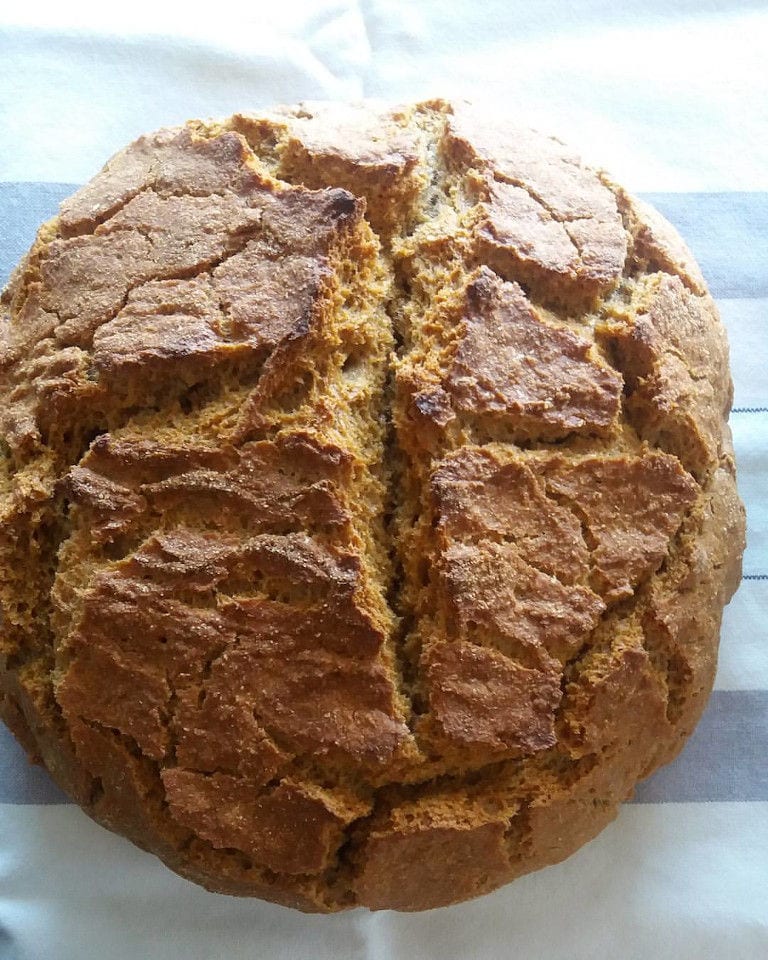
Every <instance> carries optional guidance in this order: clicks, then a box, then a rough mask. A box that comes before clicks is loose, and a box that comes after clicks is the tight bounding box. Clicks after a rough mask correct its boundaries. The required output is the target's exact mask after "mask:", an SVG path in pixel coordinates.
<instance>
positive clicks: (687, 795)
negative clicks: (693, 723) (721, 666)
mask: <svg viewBox="0 0 768 960" xmlns="http://www.w3.org/2000/svg"><path fill="white" fill-rule="evenodd" d="M723 800H731V801H733V800H738V801H749V800H768V690H715V691H714V692H713V694H712V697H711V699H710V701H709V704H708V705H707V709H706V710H705V711H704V715H703V716H702V718H701V722H700V723H699V725H698V727H697V728H696V729H695V730H694V732H693V735H692V736H691V738H690V740H689V741H688V743H687V744H686V745H685V747H684V748H683V752H682V753H681V754H680V756H679V757H677V759H676V760H675V761H674V762H673V763H670V764H668V765H667V766H666V767H662V768H661V770H657V772H656V773H655V774H654V775H653V776H652V777H649V778H648V779H647V780H645V781H644V782H643V783H641V784H640V785H639V786H638V788H637V791H636V793H635V803H686V802H688V803H691V802H699V803H701V802H704V801H723Z"/></svg>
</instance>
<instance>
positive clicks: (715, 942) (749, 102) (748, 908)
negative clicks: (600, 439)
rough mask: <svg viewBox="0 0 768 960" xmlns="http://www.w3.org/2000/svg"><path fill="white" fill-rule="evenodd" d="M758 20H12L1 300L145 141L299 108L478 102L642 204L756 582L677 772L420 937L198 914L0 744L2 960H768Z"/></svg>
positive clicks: (612, 10)
mask: <svg viewBox="0 0 768 960" xmlns="http://www.w3.org/2000/svg"><path fill="white" fill-rule="evenodd" d="M767 48H768V11H767V10H766V5H765V3H761V2H755V3H747V2H742V3H737V2H725V0H723V2H718V0H710V2H705V0H665V2H662V0H638V2H635V3H633V4H631V5H624V4H616V3H611V2H610V0H586V2H565V0H540V2H533V3H531V2H521V0H486V2H483V0H420V2H409V0H361V2H353V0H335V2H334V0H317V2H296V0H283V2H281V3H279V4H276V5H270V6H267V5H266V4H259V3H256V4H252V5H251V6H250V8H249V10H248V12H245V13H244V12H243V10H242V7H241V6H240V5H239V4H237V5H235V4H231V3H229V2H219V3H217V4H216V5H214V6H212V7H208V6H207V5H206V6H205V7H203V6H202V5H201V6H200V11H199V12H197V10H196V9H195V7H194V5H190V4H187V5H184V6H183V7H182V6H181V5H177V4H159V3H147V2H144V0H139V2H133V3H131V4H127V5H125V6H117V7H116V8H115V5H106V4H96V3H88V4H83V3H67V4H56V5H53V4H45V3H44V4H35V5H34V6H33V5H29V9H21V8H20V9H16V10H10V9H9V8H8V6H7V5H4V6H3V7H2V10H0V181H2V182H1V183H0V282H3V281H4V280H5V279H6V278H7V276H8V273H9V271H10V269H11V267H12V265H13V264H14V263H15V261H16V260H17V259H18V257H19V256H20V255H21V254H22V253H23V252H24V250H25V249H26V247H27V246H28V244H29V243H30V241H31V240H32V238H33V236H34V232H35V229H36V227H37V225H38V224H39V223H40V222H41V221H42V220H43V219H45V218H47V217H49V216H51V215H52V214H53V213H55V211H56V208H57V203H58V202H59V201H60V200H61V199H62V198H63V197H64V196H66V195H67V194H68V193H70V192H71V191H72V189H73V188H74V186H75V185H77V184H80V183H82V182H83V181H85V180H86V179H88V178H89V177H90V176H92V174H93V173H94V172H95V171H96V170H97V169H98V168H99V167H100V166H101V164H102V163H103V162H104V160H105V159H106V158H107V157H108V156H109V155H110V154H111V153H112V152H113V151H114V150H116V149H117V148H119V147H120V146H122V145H123V144H124V143H126V142H128V141H129V140H130V139H132V138H133V137H134V136H136V135H138V134H139V133H141V132H143V131H146V130H150V129H153V128H155V127H159V126H166V125H169V124H174V123H177V122H180V121H183V120H184V119H186V118H187V117H191V116H217V115H225V114H228V113H230V112H232V111H234V110H242V109H252V108H257V107H260V106H264V105H267V104H270V103H274V102H293V101H296V100H299V99H303V98H312V99H317V98H331V99H334V98H335V99H339V98H342V99H350V98H352V99H358V98H361V97H385V98H389V99H411V98H414V97H420V96H430V95H435V94H442V95H448V96H460V97H466V98H470V99H475V100H480V101H484V102H486V103H488V102H490V103H492V104H494V105H496V106H497V107H498V108H499V109H502V110H503V111H505V112H508V113H510V114H515V115H517V116H518V117H520V118H521V119H522V120H524V121H528V122H529V123H530V124H531V125H533V126H536V127H538V128H540V129H543V130H546V131H548V132H555V133H557V134H559V135H560V136H561V137H563V138H564V139H566V140H568V141H569V142H570V143H571V144H573V145H574V146H576V147H578V148H579V149H580V150H581V152H582V153H583V155H585V156H586V157H587V158H588V159H590V160H593V161H596V162H598V163H599V164H600V165H602V166H604V167H607V168H608V169H610V170H611V172H612V173H613V174H614V175H615V176H616V178H617V179H618V180H620V181H621V182H623V183H624V184H625V185H626V186H628V187H629V188H630V189H632V190H634V191H636V192H639V193H641V194H642V195H643V196H645V197H646V198H647V199H648V200H650V201H651V202H652V203H654V204H655V205H656V206H657V207H658V208H659V209H660V210H661V211H662V212H663V213H664V214H665V215H666V216H667V217H668V218H669V219H670V220H671V221H672V222H673V223H674V224H676V226H677V227H678V228H679V230H680V231H681V233H682V234H683V236H684V237H685V239H686V240H687V242H688V243H689V245H690V246H691V248H692V249H693V252H694V254H695V255H696V256H697V257H698V259H699V261H700V263H701V265H702V267H703V270H704V273H705V275H706V277H707V279H708V281H709V284H710V287H711V290H712V293H713V295H714V296H715V298H716V299H717V302H718V305H719V307H720V311H721V314H722V316H723V319H724V321H725V323H726V326H727V328H728V332H729V336H730V341H731V355H732V367H733V374H734V380H735V407H734V411H733V415H732V426H733V431H734V439H735V446H736V452H737V459H738V468H739V485H740V490H741V494H742V497H743V499H744V501H745V503H746V505H747V511H748V541H749V545H748V548H747V552H746V555H745V558H744V580H743V583H742V585H741V588H740V590H739V592H738V593H737V594H736V597H735V598H734V600H733V602H732V603H731V605H730V606H729V608H728V609H727V611H726V615H725V620H724V626H723V636H722V646H721V658H720V665H719V670H718V674H717V680H716V688H715V692H714V694H713V696H712V699H711V702H710V705H709V707H708V709H707V711H706V713H705V715H704V718H703V720H702V722H701V724H700V726H699V728H698V729H697V731H696V733H695V734H694V736H693V737H692V739H691V741H690V742H689V744H688V746H687V747H686V748H685V750H684V751H683V753H682V754H681V756H680V757H679V758H678V760H676V761H675V762H674V763H673V764H672V765H670V766H669V767H667V768H665V769H663V770H661V771H660V772H659V773H657V774H656V775H655V776H654V777H652V778H651V779H650V780H648V781H646V782H645V783H644V784H642V785H641V786H640V788H639V790H638V793H637V797H636V800H635V802H634V803H631V804H627V805H625V806H624V808H623V810H622V812H621V814H620V816H619V817H618V819H617V820H616V821H615V822H614V823H613V824H612V825H611V826H610V827H608V829H607V830H605V831H604V832H603V833H602V834H601V835H600V836H599V837H598V838H597V839H596V840H594V841H593V842H592V843H590V844H588V845H587V846H586V847H584V848H582V849H581V850H580V851H579V852H578V853H577V854H576V855H574V856H573V857H571V858H570V859H569V860H567V861H566V862H564V863H562V864H560V865H557V866H554V867H550V868H548V869H546V870H543V871H541V872H539V873H537V874H533V875H531V876H528V877H525V878H522V879H521V880H519V881H516V882H515V883H514V884H512V885H510V886H508V887H506V888H504V889H502V890H499V891H497V892H496V893H494V894H491V895H489V896H486V897H483V898H481V899H479V900H476V901H474V902H471V903H468V904H464V905H460V906H457V907H451V908H445V909H441V910H436V911H430V912H428V913H425V914H420V915H402V914H394V913H386V912H384V913H379V914H372V913H368V912H367V911H362V910H358V911H353V912H351V913H348V914H343V915H338V916H331V917H314V916H304V915H301V914H299V913H295V912H292V911H289V910H286V909H283V908H281V907H277V906H273V905H269V904H264V903H260V902H258V901H249V900H238V899H235V898H230V897H224V896H219V895H215V894H210V893H207V892H205V891H204V890H201V889H199V888H197V887H195V886H193V885H192V884H190V883H188V882H186V881H184V880H182V879H180V878H178V877H176V876H175V875H173V874H172V873H170V872H169V871H168V870H167V869H166V868H165V867H163V865H162V864H160V863H159V862H158V861H157V860H156V859H155V858H153V857H152V856H150V855H149V854H146V853H143V852H141V851H140V850H138V849H136V848H135V847H133V846H132V845H131V844H130V843H128V842H127V841H125V840H123V839H121V838H119V837H116V836H113V835H112V834H110V833H108V832H107V831H105V830H103V829H102V828H100V827H99V826H97V825H96V824H94V823H93V822H91V821H90V820H89V819H88V818H87V817H86V816H85V815H84V814H83V813H81V812H80V810H79V809H78V808H76V807H75V806H73V805H72V804H70V803H68V802H66V798H64V797H63V796H62V795H61V794H60V792H59V791H58V790H57V789H56V788H55V787H54V786H53V785H52V784H51V782H50V781H49V779H48V778H47V775H46V774H45V773H44V771H41V770H39V769H37V768H31V767H29V765H28V764H27V763H26V760H25V758H24V756H23V753H22V751H21V750H20V748H18V747H17V746H16V744H15V742H14V741H13V739H12V738H11V736H10V734H8V733H7V731H6V730H5V728H2V727H0V958H2V960H90V958H94V960H97V958H98V960H101V958H109V960H112V958H114V960H133V958H139V957H141V958H149V960H181V958H184V960H203V958H205V960H214V958H215V960H219V958H221V960H240V958H243V960H244V958H270V960H289V958H290V960H298V958H307V960H309V958H312V960H325V958H328V960H330V958H333V960H339V958H366V960H394V958H409V960H410V958H414V960H422V958H424V960H438V958H439V960H453V958H456V960H463V958H472V960H498V958H502V957H508V956H509V957H513V956H515V957H517V956H520V957H525V958H531V960H537V958H539V957H541V958H544V957H546V958H548V960H580V958H584V960H587V958H590V960H591V958H596V957H611V958H613V957H622V958H625V960H645V958H651V957H652V958H654V960H665V958H675V960H707V958H715V957H718V958H719V957H727V958H733V960H740V958H744V960H764V958H765V957H767V956H768V748H767V746H766V745H767V744H768V627H767V626H766V624H767V623H768V496H766V477H767V476H768V469H767V468H768V372H767V371H768V110H767V108H766V104H767V103H768V70H767V69H766V65H765V60H766V55H765V50H766V49H767Z"/></svg>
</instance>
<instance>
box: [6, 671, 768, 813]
mask: <svg viewBox="0 0 768 960" xmlns="http://www.w3.org/2000/svg"><path fill="white" fill-rule="evenodd" d="M767 751H768V690H715V691H714V693H713V694H712V697H711V699H710V701H709V704H708V706H707V709H706V711H705V712H704V716H703V717H702V719H701V723H700V724H699V726H698V727H697V728H696V730H695V732H694V734H693V736H692V737H691V739H690V740H689V741H688V743H687V745H686V746H685V748H684V749H683V752H682V753H681V754H680V756H679V757H678V758H677V759H676V760H675V761H674V762H673V763H672V764H670V765H668V766H666V767H664V768H662V769H661V770H659V771H658V772H657V773H655V774H654V775H653V776H652V777H650V778H649V779H648V780H646V781H644V782H643V783H641V784H640V785H639V786H638V788H637V792H636V796H635V800H634V802H635V803H683V802H706V801H710V800H731V801H734V800H736V801H750V800H768V756H767V755H766V753H767ZM0 770H2V772H3V776H2V779H0V803H15V804H25V803H45V804H52V803H67V802H69V801H68V800H67V797H66V796H65V795H64V794H63V793H62V792H61V791H60V790H59V789H58V787H56V786H55V785H54V784H53V783H52V781H51V779H50V777H49V776H48V774H47V773H46V772H45V771H44V770H42V769H41V768H40V767H37V766H33V765H31V764H30V763H29V762H28V761H27V758H26V756H25V754H24V751H23V750H22V749H21V747H20V746H19V745H18V744H17V743H16V741H15V740H14V738H13V736H12V734H11V733H10V731H9V730H8V729H7V728H6V727H5V726H4V725H3V724H0Z"/></svg>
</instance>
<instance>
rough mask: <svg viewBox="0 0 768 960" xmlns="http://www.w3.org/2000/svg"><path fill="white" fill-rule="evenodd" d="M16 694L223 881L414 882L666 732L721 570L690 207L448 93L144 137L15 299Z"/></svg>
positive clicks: (446, 893)
mask: <svg viewBox="0 0 768 960" xmlns="http://www.w3.org/2000/svg"><path fill="white" fill-rule="evenodd" d="M0 344H1V345H2V346H1V348H0V423H1V424H2V430H3V439H4V444H5V446H4V447H3V448H2V460H1V461H0V468H1V469H0V603H2V630H1V632H0V658H1V661H0V713H2V716H3V717H4V718H5V719H6V721H7V722H8V723H9V725H10V726H11V728H12V729H13V730H14V732H15V733H16V735H17V736H18V737H19V739H20V740H21V741H22V742H23V743H24V745H25V747H26V749H27V750H28V751H29V752H30V754H31V755H33V756H34V757H35V758H37V759H39V760H41V761H42V762H43V763H45V765H46V766H47V767H48V769H49V770H50V771H51V773H52V774H53V776H54V777H55V778H56V780H57V781H58V782H59V783H60V784H61V785H62V786H63V787H64V789H65V790H67V791H68V793H69V794H70V795H71V796H72V797H73V798H74V799H75V800H76V801H77V802H78V803H80V804H81V805H82V806H83V807H84V808H85V809H86V810H87V811H88V812H89V813H90V815H91V816H93V817H94V818H95V819H97V820H98V821H99V822H101V823H103V824H104V825H106V826H108V827H109V828H110V829H113V830H116V831H118V832H120V833H123V834H125V835H126V836H128V837H130V838H131V839H132V840H133V841H134V842H136V843H137V844H139V845H140V846H143V847H145V848H146V849H149V850H151V851H153V852H154V853H156V854H157V855H159V856H160V857H161V858H162V859H163V860H164V861H165V862H166V863H168V864H169V866H171V867H172V868H173V869H175V870H177V871H178V872H179V873H181V874H182V875H184V876H187V877H189V878H190V879H192V880H194V881H196V882H198V883H202V884H204V885H205V886H207V887H209V888H210V889H214V890H220V891H222V892H227V893H236V894H244V895H251V896H258V897H263V898H265V899H268V900H274V901H276V902H279V903H284V904H287V905H290V906H294V907H297V908H299V909H303V910H320V911H328V910H339V909H344V908H347V907H352V906H355V905H357V904H362V905H366V906H369V907H371V908H374V909H378V908H392V909H399V910H418V909H426V908H429V907H435V906H440V905H443V904H446V903H451V902H456V901H459V900H462V899H466V898H468V897H472V896H476V895H478V894H480V893H483V892H485V891H488V890H491V889H493V888H494V887H497V886H499V885H500V884H502V883H505V882H507V881H508V880H511V879H513V878H514V877H516V876H519V875H521V874H523V873H525V872H528V871H530V870H533V869H537V868H539V867H541V866H544V865H546V864H548V863H553V862H556V861H558V860H560V859H562V858H563V857H565V856H567V855H568V854H569V853H570V852H572V851H573V850H575V849H576V848H577V847H578V846H580V845H581V844H582V843H585V842H586V841H587V840H588V839H590V838H591V837H592V836H594V835H595V834H596V833H597V832H598V831H599V830H600V829H602V827H603V826H604V825H605V824H606V823H607V822H609V821H610V820H611V819H612V818H613V817H614V816H615V814H616V810H617V808H618V805H619V804H620V803H621V802H622V801H623V800H625V799H626V798H627V797H628V796H629V795H630V794H631V792H632V790H633V788H634V785H635V783H636V782H637V780H638V779H639V778H641V777H643V776H646V775H647V774H648V773H650V772H651V771H652V770H653V769H654V768H655V767H656V766H657V765H658V764H659V763H661V762H664V761H666V760H668V759H669V758H671V757H672V756H674V754H675V753H676V752H677V750H678V749H679V747H680V745H681V744H682V742H683V740H684V739H685V737H686V736H687V735H688V734H689V733H690V732H691V730H692V729H693V726H694V725H695V723H696V721H697V719H698V716H699V715H700V713H701V710H702V709H703V705H704V703H705V702H706V697H707V694H708V692H709V690H710V688H711V684H712V679H713V673H714V665H715V659H716V649H717V640H718V631H719V623H720V615H721V611H722V607H723V605H724V603H725V602H727V600H728V598H729V597H730V595H731V593H732V592H733V590H734V589H735V587H736V584H737V583H738V578H739V558H740V556H741V552H742V550H743V525H744V522H743V510H742V508H741V505H740V503H739V501H738V497H737V495H736V492H735V483H734V479H733V461H732V450H731V447H730V435H729V433H728V429H727V426H726V423H725V420H726V418H727V413H728V408H729V405H730V401H731V385H730V378H729V373H728V365H727V345H726V341H725V336H724V333H723V330H722V326H721V325H720V322H719V319H718V317H717V313H716V309H715V307H714V304H713V303H712V301H711V299H710V298H709V296H708V294H707V292H706V287H705V285H704V282H703V280H702V278H701V275H700V273H699V272H698V268H697V267H696V265H695V263H694V262H693V260H692V258H691V257H690V254H689V253H688V252H687V250H686V249H685V247H684V245H683V244H682V242H681V241H680V240H679V238H678V237H677V236H676V234H675V233H674V231H673V230H672V229H671V228H670V227H669V225H668V224H666V222H664V221H663V220H662V219H661V218H660V217H658V215H656V214H655V213H654V212H653V211H651V210H649V209H648V208H646V207H645V206H643V205H642V204H640V203H639V202H637V201H635V200H634V199H633V198H631V197H629V196H628V195H627V194H625V193H624V191H622V190H621V188H619V187H617V186H616V185H615V184H612V183H611V182H610V181H609V180H608V179H607V178H606V177H605V176H604V175H603V174H600V173H596V172H594V171H592V170H590V169H588V168H587V167H585V166H584V165H583V164H582V163H581V162H580V161H579V160H578V158H577V157H575V156H574V155H573V154H571V153H570V152H569V151H568V150H567V148H565V147H564V146H563V145H562V144H560V143H559V142H558V141H555V140H552V139H551V138H547V137H543V136H541V135H539V134H536V133H533V132H531V131H526V130H520V129H517V128H514V127H512V126H508V125H504V124H499V123H497V122H493V123H488V122H487V121H485V120H483V119H482V118H481V117H480V116H479V114H477V112H476V111H472V110H471V109H469V108H467V107H464V106H456V105H454V106H451V105H449V104H445V103H442V102H437V101H435V102H429V103H423V104H416V105H413V106H404V107H389V106H376V107H373V106H370V105H366V106H358V107H347V106H333V105H321V104H305V105H302V106H300V107H297V108H283V109H279V110H276V111H275V112H273V113H270V114H264V115H260V116H254V115H245V114H243V115H236V116H235V117H232V118H230V119H229V120H227V121H224V122H222V123H216V124H214V123H200V122H193V123H190V124H188V125H186V126H185V127H183V128H180V129H177V130H168V131H160V132H159V133H157V134H154V135H151V136H147V137H142V138H140V139H139V140H138V141H137V142H136V143H134V144H133V145H131V146H130V147H128V148H126V149H125V150H124V151H122V152H121V153H120V154H118V155H117V156H116V157H114V158H113V159H112V160H111V161H110V162H109V163H108V164H107V166H106V167H105V168H104V170H103V171H102V172H101V173H100V174H98V175H97V176H96V177H95V178H94V179H93V180H92V181H91V183H90V184H88V185H87V186H86V187H84V188H83V189H82V190H80V191H78V193H77V194H75V196H74V197H72V198H70V199H69V200H67V201H65V203H64V204H63V205H62V208H61V213H60V216H59V217H58V218H57V219H56V220H54V221H52V222H51V223H49V224H46V225H45V226H44V227H42V228H41V231H40V233H39V235H38V238H37V240H36V242H35V244H34V245H33V247H32V249H31V250H30V252H29V254H28V255H27V257H26V258H25V260H24V261H23V262H22V264H21V265H20V267H19V269H18V270H17V271H16V273H15V274H14V278H13V280H12V282H11V284H10V286H9V287H8V288H7V290H6V291H5V293H4V294H3V298H2V310H1V311H0Z"/></svg>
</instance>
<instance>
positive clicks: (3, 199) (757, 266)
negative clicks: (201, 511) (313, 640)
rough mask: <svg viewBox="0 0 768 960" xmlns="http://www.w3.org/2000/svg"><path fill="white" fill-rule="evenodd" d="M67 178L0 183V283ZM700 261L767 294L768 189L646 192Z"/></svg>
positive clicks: (734, 293) (747, 290)
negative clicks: (745, 191)
mask: <svg viewBox="0 0 768 960" xmlns="http://www.w3.org/2000/svg"><path fill="white" fill-rule="evenodd" d="M76 189H77V184H72V183H0V224H1V225H2V228H1V229H0V285H1V284H4V283H5V282H6V280H7V279H8V277H9V276H10V273H11V270H12V269H13V267H14V265H15V264H16V263H17V262H18V261H19V259H20V258H21V257H22V256H23V254H24V253H25V251H26V250H27V249H28V248H29V246H30V244H31V243H32V241H33V239H34V236H35V232H36V230H37V227H38V226H39V225H40V224H41V223H42V222H43V221H45V220H47V219H49V218H50V217H52V216H54V215H55V214H56V212H57V210H58V204H59V203H60V202H61V201H62V200H63V199H64V198H65V197H67V196H69V194H70V193H72V192H73V191H74V190H76ZM643 198H644V199H645V200H647V201H648V202H649V203H652V204H653V205H654V206H656V207H658V209H659V210H660V211H661V213H663V214H664V216H665V217H667V219H668V220H670V221H671V223H673V224H674V225H675V226H676V227H677V228H678V230H679V231H680V232H681V234H682V235H683V236H684V237H685V240H686V242H687V243H688V245H689V246H690V248H691V250H692V251H693V254H694V256H695V257H696V258H697V259H698V261H699V263H700V264H701V268H702V270H703V271H704V275H705V276H706V278H707V281H708V283H709V285H710V289H711V290H712V294H713V296H715V297H722V298H726V297H742V298H745V299H751V298H754V297H765V296H768V192H766V193H735V192H734V193H647V194H643Z"/></svg>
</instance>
